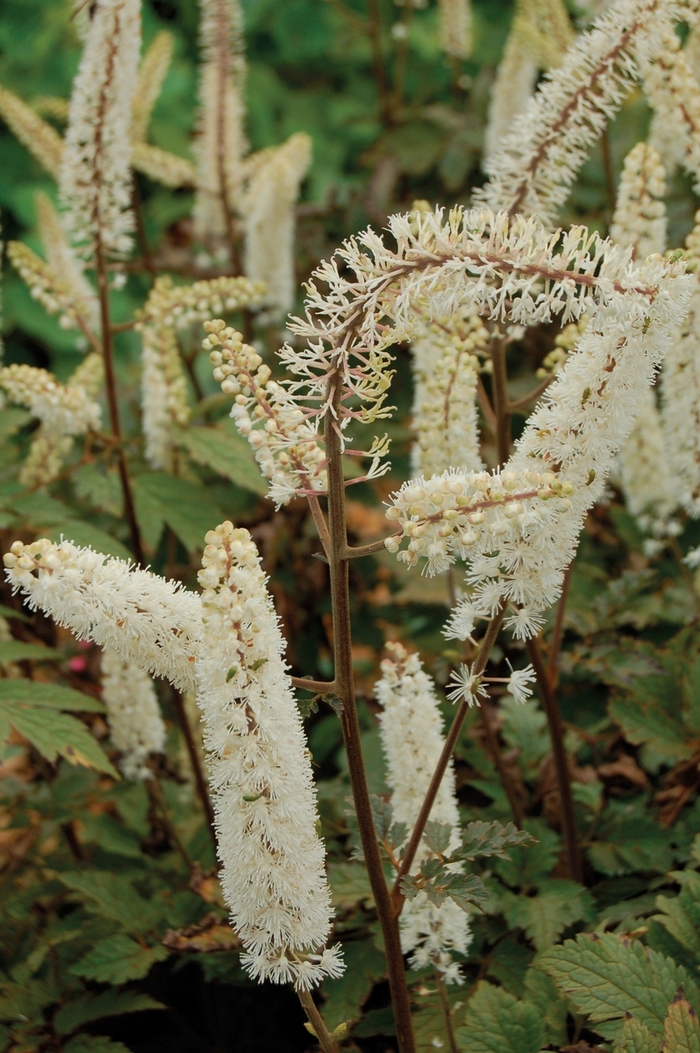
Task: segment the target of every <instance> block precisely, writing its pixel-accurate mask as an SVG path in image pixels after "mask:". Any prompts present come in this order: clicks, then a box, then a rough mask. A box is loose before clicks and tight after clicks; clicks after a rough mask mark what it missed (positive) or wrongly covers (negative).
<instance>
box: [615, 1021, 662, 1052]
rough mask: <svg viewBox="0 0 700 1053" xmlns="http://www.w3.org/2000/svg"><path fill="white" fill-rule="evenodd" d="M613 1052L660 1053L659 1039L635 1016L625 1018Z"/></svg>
mask: <svg viewBox="0 0 700 1053" xmlns="http://www.w3.org/2000/svg"><path fill="white" fill-rule="evenodd" d="M613 1053H659V1039H658V1036H657V1035H655V1034H654V1033H653V1032H652V1031H650V1030H649V1028H648V1027H646V1025H645V1024H642V1023H640V1022H639V1020H635V1018H634V1017H633V1016H631V1017H629V1018H628V1019H627V1020H625V1022H624V1024H623V1025H622V1030H621V1031H620V1037H619V1039H618V1041H617V1042H616V1043H615V1045H614V1047H613Z"/></svg>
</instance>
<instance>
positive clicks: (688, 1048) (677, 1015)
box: [661, 995, 700, 1053]
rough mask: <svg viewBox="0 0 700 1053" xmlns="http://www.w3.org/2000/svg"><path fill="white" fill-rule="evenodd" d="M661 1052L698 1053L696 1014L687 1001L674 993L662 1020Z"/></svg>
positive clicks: (699, 1030) (699, 1050)
mask: <svg viewBox="0 0 700 1053" xmlns="http://www.w3.org/2000/svg"><path fill="white" fill-rule="evenodd" d="M661 1049H662V1053H700V1024H699V1023H698V1014H697V1013H696V1012H695V1010H694V1009H693V1007H692V1006H691V1005H690V1004H689V1003H688V1001H687V1000H686V999H685V998H683V997H681V996H679V995H676V997H675V998H674V1000H673V1002H672V1003H671V1005H670V1006H669V1007H668V1014H667V1016H666V1019H665V1020H664V1044H663V1046H662V1047H661Z"/></svg>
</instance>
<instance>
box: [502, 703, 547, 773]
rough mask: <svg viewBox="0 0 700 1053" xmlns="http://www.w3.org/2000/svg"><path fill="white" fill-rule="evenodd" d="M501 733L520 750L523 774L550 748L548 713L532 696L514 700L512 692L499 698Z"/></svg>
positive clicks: (519, 758) (532, 768)
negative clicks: (501, 715)
mask: <svg viewBox="0 0 700 1053" xmlns="http://www.w3.org/2000/svg"><path fill="white" fill-rule="evenodd" d="M499 709H500V711H501V713H502V714H503V729H502V732H501V733H502V735H503V738H504V739H505V741H506V743H507V744H508V745H509V746H511V747H513V748H517V749H518V750H519V751H520V755H519V757H518V761H519V763H520V765H521V767H522V769H523V771H524V772H525V773H526V774H530V773H533V774H534V771H535V769H536V768H537V766H538V765H539V763H540V761H541V760H542V759H543V757H545V756H546V755H547V754H548V753H549V752H550V750H551V748H552V746H551V742H550V738H549V732H548V731H547V717H546V716H545V714H544V713H543V712H542V710H541V709H540V707H539V705H538V704H537V702H535V701H534V699H528V700H527V701H525V702H516V701H515V699H514V698H513V697H512V696H511V695H505V697H504V698H502V699H501V701H500V704H499Z"/></svg>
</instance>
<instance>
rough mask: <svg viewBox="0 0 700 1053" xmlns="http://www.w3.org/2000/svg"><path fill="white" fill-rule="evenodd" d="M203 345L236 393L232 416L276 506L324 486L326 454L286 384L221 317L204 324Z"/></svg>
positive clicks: (223, 381)
mask: <svg viewBox="0 0 700 1053" xmlns="http://www.w3.org/2000/svg"><path fill="white" fill-rule="evenodd" d="M204 328H205V329H206V330H207V332H208V333H209V336H207V337H206V338H205V340H204V342H203V344H202V347H203V348H204V350H205V351H209V352H210V354H209V358H210V361H211V363H212V365H213V367H214V379H215V380H216V381H217V382H218V383H219V384H221V389H222V391H225V392H226V394H229V395H234V396H235V402H234V405H233V408H232V410H231V416H232V417H233V419H234V420H235V422H236V427H237V428H238V430H239V432H240V433H241V435H243V436H245V438H247V439H248V442H249V443H250V445H251V446H252V448H253V450H254V452H255V459H256V460H257V462H258V464H259V465H260V470H261V471H262V473H263V475H264V476H265V478H266V479H269V480H270V484H271V485H270V492H269V496H270V497H271V499H272V500H273V501H274V502H275V504H276V505H277V507H279V506H280V505H283V504H286V503H287V502H288V501H289V500H291V498H292V497H294V495H295V494H296V493H298V492H299V491H303V492H306V491H312V492H314V493H323V492H324V491H325V489H326V470H325V453H324V451H323V449H322V447H321V446H320V445H319V443H318V436H317V432H316V430H315V421H312V422H311V423H309V421H308V420H307V416H306V414H305V413H304V411H303V409H302V408H301V407H300V406H299V405H298V404H297V402H296V401H295V400H294V399H293V398H292V397H291V396H290V395H289V393H288V392H287V390H286V388H284V387H282V385H280V384H278V383H277V382H276V381H274V380H272V379H271V371H270V367H269V366H268V365H267V364H266V363H265V362H263V360H262V358H261V357H260V355H259V354H258V353H257V351H256V350H255V349H254V348H252V347H250V346H249V345H248V344H245V343H243V338H242V336H241V334H240V333H238V332H237V331H236V330H235V329H232V328H230V327H228V326H226V325H225V323H224V322H223V321H221V320H220V319H218V320H215V321H212V322H207V323H205V326H204Z"/></svg>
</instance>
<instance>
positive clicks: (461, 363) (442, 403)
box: [411, 312, 489, 476]
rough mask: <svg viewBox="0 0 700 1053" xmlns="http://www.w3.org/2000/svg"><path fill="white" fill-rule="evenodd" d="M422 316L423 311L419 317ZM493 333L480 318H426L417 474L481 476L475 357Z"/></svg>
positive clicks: (416, 407)
mask: <svg viewBox="0 0 700 1053" xmlns="http://www.w3.org/2000/svg"><path fill="white" fill-rule="evenodd" d="M417 313H419V312H417ZM488 339H489V334H488V331H487V330H486V328H485V327H484V325H483V322H482V321H481V319H480V318H479V317H478V315H472V316H471V317H470V316H465V315H464V314H463V313H462V312H459V313H458V314H455V315H453V316H452V317H445V318H433V319H432V320H430V319H429V318H428V319H426V320H425V321H424V322H422V324H419V328H418V333H417V335H416V337H415V339H414V341H413V373H414V383H415V393H414V398H413V430H414V431H415V433H416V441H415V442H414V444H413V450H412V458H411V461H412V468H413V472H414V473H415V474H416V475H426V476H430V475H437V474H439V473H440V472H443V471H445V469H446V468H450V467H460V468H466V469H473V470H475V471H478V470H479V469H480V468H482V467H483V464H482V461H481V456H480V454H479V422H478V416H477V412H476V389H477V383H478V380H479V359H478V358H477V357H476V355H475V352H476V351H477V350H481V349H482V348H484V347H485V346H486V344H487V343H488Z"/></svg>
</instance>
